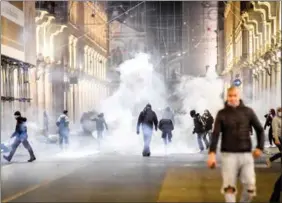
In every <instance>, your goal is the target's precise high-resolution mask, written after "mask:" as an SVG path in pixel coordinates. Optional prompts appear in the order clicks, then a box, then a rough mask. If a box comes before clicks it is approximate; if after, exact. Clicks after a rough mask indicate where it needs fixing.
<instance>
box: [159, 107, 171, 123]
mask: <svg viewBox="0 0 282 203" xmlns="http://www.w3.org/2000/svg"><path fill="white" fill-rule="evenodd" d="M162 118H163V119H169V120H171V121H172V122H173V124H174V113H173V111H172V110H171V108H170V107H166V108H165V110H164V112H163V116H162Z"/></svg>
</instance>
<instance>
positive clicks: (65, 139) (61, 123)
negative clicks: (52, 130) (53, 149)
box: [56, 110, 70, 149]
mask: <svg viewBox="0 0 282 203" xmlns="http://www.w3.org/2000/svg"><path fill="white" fill-rule="evenodd" d="M67 114H68V111H66V110H65V111H63V114H62V115H60V116H59V118H58V120H57V122H56V125H57V127H58V128H59V145H60V147H61V149H63V143H65V145H68V144H69V132H70V129H69V117H68V116H67Z"/></svg>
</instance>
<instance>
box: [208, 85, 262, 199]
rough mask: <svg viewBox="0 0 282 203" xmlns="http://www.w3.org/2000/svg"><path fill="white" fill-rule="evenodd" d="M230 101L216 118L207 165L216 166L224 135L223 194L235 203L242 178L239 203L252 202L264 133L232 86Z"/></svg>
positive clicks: (222, 158)
mask: <svg viewBox="0 0 282 203" xmlns="http://www.w3.org/2000/svg"><path fill="white" fill-rule="evenodd" d="M227 94H228V95H227V102H226V103H225V107H224V108H223V109H221V110H220V111H219V112H218V113H217V116H216V120H215V124H214V130H213V133H212V141H211V146H210V151H209V158H208V162H207V164H208V166H209V167H210V168H214V167H215V166H216V157H215V154H216V148H217V143H218V140H219V135H220V133H222V135H221V153H222V157H221V162H222V166H221V169H222V178H223V184H222V193H223V194H224V197H225V201H226V202H236V192H237V189H236V183H237V177H238V175H239V177H240V180H241V182H242V184H243V190H242V195H241V200H240V202H250V201H251V200H252V198H253V197H254V196H255V195H256V178H255V164H254V158H257V157H259V156H260V155H261V154H262V151H263V148H264V130H263V127H262V125H261V123H260V121H259V120H258V118H257V116H256V114H255V113H254V111H253V110H252V109H251V108H249V107H247V106H245V105H244V104H243V102H242V100H240V96H239V90H238V89H237V88H236V87H231V88H229V89H228V92H227ZM251 127H253V128H254V129H255V131H256V136H257V146H256V148H255V150H254V151H253V153H252V141H251V137H250V128H251Z"/></svg>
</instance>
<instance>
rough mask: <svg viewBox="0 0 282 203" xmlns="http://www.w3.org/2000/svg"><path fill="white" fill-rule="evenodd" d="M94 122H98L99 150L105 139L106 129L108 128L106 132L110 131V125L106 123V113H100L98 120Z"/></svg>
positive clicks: (95, 119)
mask: <svg viewBox="0 0 282 203" xmlns="http://www.w3.org/2000/svg"><path fill="white" fill-rule="evenodd" d="M92 120H93V121H95V122H96V130H97V140H98V145H99V148H100V147H101V141H102V139H103V132H104V129H105V128H106V130H108V125H107V123H106V121H105V117H104V113H100V114H99V115H98V118H94V119H92Z"/></svg>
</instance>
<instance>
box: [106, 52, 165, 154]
mask: <svg viewBox="0 0 282 203" xmlns="http://www.w3.org/2000/svg"><path fill="white" fill-rule="evenodd" d="M119 69H120V87H119V89H118V90H117V91H116V92H115V93H114V95H113V96H111V97H109V98H107V99H106V100H105V101H103V103H102V105H101V110H102V112H103V113H104V114H105V118H106V119H107V122H108V124H109V126H110V128H111V134H112V136H111V138H110V140H109V142H110V143H111V147H114V148H115V149H116V150H130V151H138V152H139V151H140V150H141V148H142V147H143V142H142V136H141V135H136V122H137V117H138V115H139V112H140V111H142V110H143V108H144V107H145V105H146V104H147V103H150V104H151V105H152V107H153V109H154V110H158V108H162V109H163V108H165V107H166V100H165V99H164V98H165V95H166V92H165V86H164V83H163V81H162V80H161V77H160V75H159V74H158V73H156V72H155V71H154V69H153V65H152V64H151V63H150V57H149V55H147V54H143V53H140V54H137V55H136V57H135V58H134V59H131V60H128V61H125V62H124V63H123V64H121V65H120V67H119ZM155 134H156V133H155ZM157 139H160V137H158V138H157Z"/></svg>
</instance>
